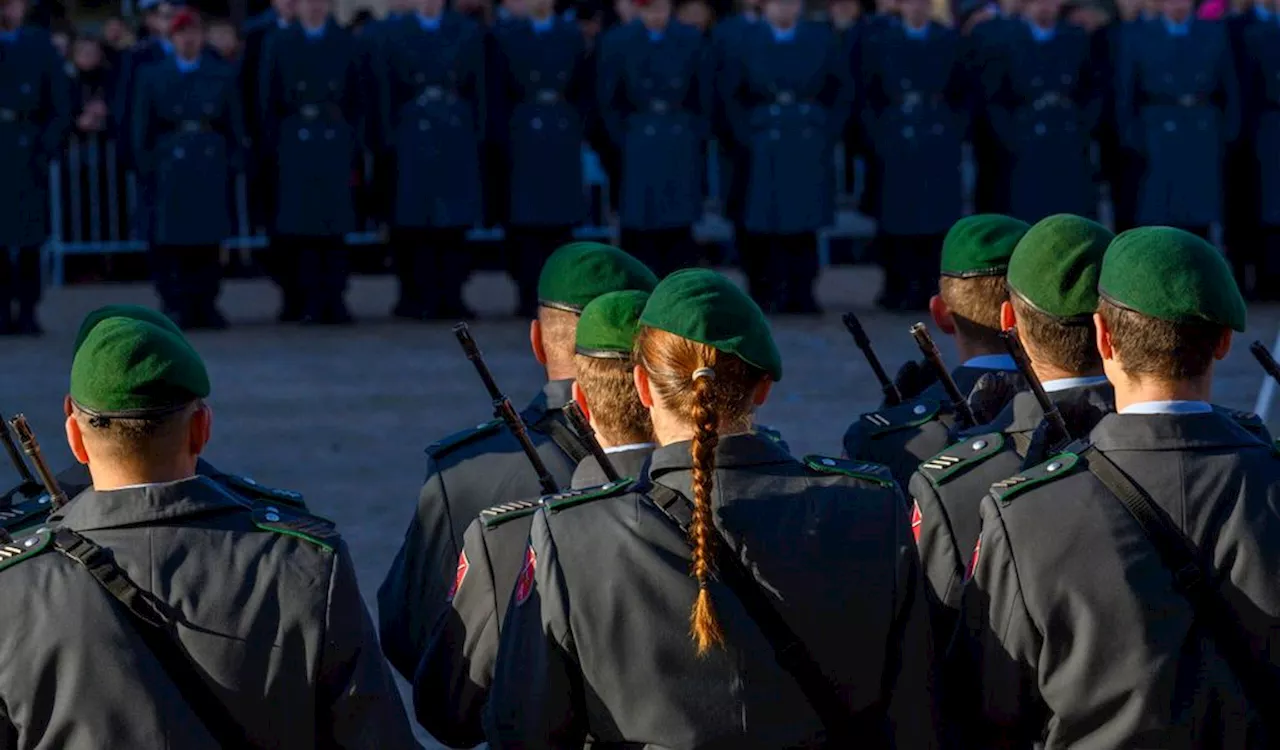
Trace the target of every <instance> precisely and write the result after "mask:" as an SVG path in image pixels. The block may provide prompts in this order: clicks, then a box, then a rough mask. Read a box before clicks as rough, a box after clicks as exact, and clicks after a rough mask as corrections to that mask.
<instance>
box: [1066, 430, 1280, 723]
mask: <svg viewBox="0 0 1280 750" xmlns="http://www.w3.org/2000/svg"><path fill="white" fill-rule="evenodd" d="M1080 458H1081V459H1082V460H1084V461H1085V462H1086V463H1087V465H1088V467H1089V471H1090V472H1091V473H1092V474H1093V475H1094V476H1095V477H1097V478H1098V481H1100V482H1102V484H1103V486H1104V487H1106V488H1107V490H1108V491H1109V492H1110V493H1111V494H1112V495H1115V497H1116V499H1118V500H1119V501H1120V503H1121V504H1122V505H1123V506H1124V509H1125V510H1126V511H1128V512H1129V515H1130V516H1132V517H1133V520H1134V521H1136V522H1137V524H1138V526H1139V527H1141V528H1142V531H1143V533H1144V534H1146V536H1147V539H1148V540H1150V542H1151V544H1152V546H1154V547H1155V548H1156V552H1157V553H1158V554H1159V555H1160V561H1161V562H1162V563H1164V566H1165V568H1167V569H1168V570H1169V572H1170V573H1172V574H1173V583H1174V588H1175V589H1176V590H1177V591H1178V593H1180V594H1182V595H1183V596H1184V597H1186V599H1187V601H1188V602H1190V603H1191V608H1192V610H1193V611H1194V613H1195V619H1196V621H1197V622H1198V623H1199V624H1200V625H1201V626H1202V627H1203V628H1204V629H1205V631H1206V632H1207V633H1208V634H1209V637H1210V638H1211V639H1212V640H1213V642H1214V644H1215V645H1216V646H1217V649H1218V652H1219V653H1221V654H1222V656H1223V658H1224V659H1226V661H1227V665H1228V666H1229V667H1230V668H1231V671H1232V672H1233V673H1235V676H1236V679H1238V680H1239V681H1240V685H1241V687H1242V688H1243V689H1244V692H1245V696H1246V697H1247V698H1248V699H1249V702H1250V703H1251V704H1252V705H1253V707H1254V709H1255V710H1256V711H1258V714H1259V716H1260V717H1261V718H1262V721H1263V723H1264V724H1265V725H1266V727H1267V733H1268V735H1269V736H1271V737H1272V738H1273V739H1275V738H1280V720H1277V718H1276V714H1275V712H1274V711H1271V710H1268V708H1269V707H1271V706H1273V705H1274V703H1275V699H1276V696H1277V695H1280V675H1277V674H1276V671H1275V669H1274V668H1273V667H1272V666H1271V665H1270V664H1269V663H1268V662H1266V661H1265V660H1264V659H1262V658H1261V655H1259V654H1254V653H1251V652H1250V649H1249V643H1250V642H1251V637H1250V635H1249V633H1248V632H1247V631H1246V630H1245V629H1244V627H1243V626H1242V625H1241V623H1240V622H1239V621H1238V620H1237V619H1236V618H1235V617H1234V616H1233V615H1232V609H1231V606H1230V605H1229V604H1228V603H1227V602H1226V600H1225V599H1223V597H1222V592H1221V590H1220V588H1219V586H1218V584H1217V582H1215V581H1214V580H1213V578H1212V574H1211V571H1212V570H1213V567H1212V565H1211V564H1209V565H1206V564H1205V563H1203V562H1202V560H1203V557H1204V556H1203V553H1201V551H1200V549H1199V548H1198V547H1197V546H1196V544H1195V542H1193V541H1191V540H1190V539H1188V538H1187V536H1186V534H1184V533H1182V530H1181V529H1180V528H1178V526H1176V525H1175V524H1174V523H1173V521H1171V520H1170V519H1169V517H1168V516H1167V515H1166V514H1165V512H1164V511H1163V510H1161V508H1160V507H1159V506H1158V505H1156V503H1155V501H1154V500H1152V499H1151V496H1150V495H1148V494H1147V492H1146V490H1144V489H1142V488H1141V487H1139V486H1138V484H1137V483H1136V482H1134V481H1133V480H1132V479H1130V478H1129V476H1128V475H1127V474H1125V473H1124V472H1123V471H1121V470H1120V467H1118V466H1116V465H1115V462H1113V461H1112V460H1111V459H1110V458H1108V457H1107V456H1106V454H1104V453H1103V452H1102V451H1100V450H1098V449H1097V448H1096V447H1093V446H1090V447H1089V448H1086V449H1085V450H1084V451H1082V452H1081V454H1080Z"/></svg>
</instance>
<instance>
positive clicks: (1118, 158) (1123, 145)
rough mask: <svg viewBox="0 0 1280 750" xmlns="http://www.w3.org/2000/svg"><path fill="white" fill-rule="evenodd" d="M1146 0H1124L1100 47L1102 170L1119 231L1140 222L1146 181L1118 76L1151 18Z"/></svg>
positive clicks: (1104, 34)
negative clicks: (1120, 103)
mask: <svg viewBox="0 0 1280 750" xmlns="http://www.w3.org/2000/svg"><path fill="white" fill-rule="evenodd" d="M1142 3H1143V0H1122V1H1121V2H1119V3H1117V8H1116V15H1115V17H1113V18H1112V19H1111V23H1110V24H1109V25H1108V26H1107V27H1106V28H1105V29H1103V30H1102V32H1101V33H1102V35H1103V38H1102V39H1101V40H1100V42H1099V45H1098V46H1097V47H1096V53H1095V54H1096V55H1097V62H1098V69H1099V70H1100V71H1102V75H1103V76H1104V86H1103V88H1104V90H1105V91H1106V95H1105V97H1104V98H1103V107H1102V120H1101V123H1100V125H1099V128H1098V153H1099V157H1100V159H1101V166H1102V173H1103V175H1104V177H1105V178H1106V180H1107V184H1108V186H1109V187H1110V196H1109V197H1110V199H1111V214H1112V224H1113V225H1114V227H1115V230H1116V231H1117V232H1122V231H1125V230H1127V229H1132V228H1134V227H1135V226H1137V218H1136V216H1137V210H1138V190H1139V186H1140V185H1141V183H1142V157H1141V155H1140V154H1137V153H1135V152H1134V150H1133V148H1132V145H1131V144H1129V143H1127V141H1126V139H1125V138H1123V137H1122V135H1121V133H1120V125H1119V122H1118V118H1117V113H1116V104H1117V102H1116V79H1117V77H1118V75H1119V69H1120V64H1121V62H1122V61H1123V59H1124V54H1125V50H1126V49H1127V48H1128V45H1130V44H1132V42H1130V41H1129V37H1130V36H1132V35H1133V33H1134V29H1135V28H1137V27H1138V26H1139V25H1140V24H1143V23H1145V22H1146V21H1148V20H1150V19H1149V18H1146V17H1145V16H1144V15H1143V13H1142V7H1141V6H1142Z"/></svg>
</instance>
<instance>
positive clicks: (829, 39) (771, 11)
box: [723, 0, 853, 314]
mask: <svg viewBox="0 0 1280 750" xmlns="http://www.w3.org/2000/svg"><path fill="white" fill-rule="evenodd" d="M802 9H803V8H802V5H801V3H800V2H799V0H766V2H765V5H764V17H763V18H762V19H761V22H759V23H757V24H756V25H755V26H753V27H752V28H750V29H748V30H746V31H745V32H744V33H743V39H742V40H741V41H740V42H739V43H738V44H737V45H736V50H735V52H734V57H733V58H732V59H730V60H727V61H726V62H725V72H724V74H723V76H724V92H723V93H724V97H725V100H724V108H725V111H726V112H727V114H728V117H729V122H730V123H731V125H732V127H733V132H734V137H733V138H734V141H735V142H736V143H739V144H742V145H743V147H744V149H745V153H744V155H745V156H747V157H749V159H750V161H749V166H748V169H747V193H746V196H745V204H744V215H743V229H745V230H746V232H747V233H748V237H749V239H748V241H747V242H746V243H744V246H743V247H742V248H740V252H741V254H742V266H743V270H745V271H746V272H747V278H748V279H749V282H748V283H749V285H750V289H751V294H752V297H753V298H755V299H756V301H757V302H758V303H759V304H760V305H761V306H762V307H763V308H765V309H766V310H769V311H775V312H781V313H798V314H816V313H818V312H819V310H818V303H817V302H816V301H815V300H814V298H813V283H814V280H815V279H816V278H817V275H818V230H819V229H820V228H822V227H824V226H827V225H829V224H831V222H832V219H833V218H834V212H835V207H834V205H833V204H832V198H833V193H834V190H835V180H834V175H833V173H832V168H833V154H834V149H835V144H836V143H837V142H838V141H839V140H840V137H841V135H843V133H844V125H845V122H846V121H847V120H848V117H849V110H850V108H851V106H852V102H853V85H852V81H851V80H850V72H849V64H848V60H846V59H843V58H842V56H841V51H842V48H841V46H840V41H839V38H838V37H837V36H836V34H835V33H834V32H832V31H831V28H830V27H829V26H827V25H826V24H822V23H818V22H804V21H801V19H800V13H801V11H802Z"/></svg>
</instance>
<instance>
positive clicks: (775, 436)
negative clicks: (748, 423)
mask: <svg viewBox="0 0 1280 750" xmlns="http://www.w3.org/2000/svg"><path fill="white" fill-rule="evenodd" d="M753 432H755V434H757V435H759V436H760V437H762V438H764V439H766V440H768V441H769V442H771V443H775V444H777V446H778V447H780V448H782V449H783V450H785V451H787V452H788V453H790V452H791V448H790V446H788V445H787V441H786V440H784V439H783V437H782V433H781V432H778V431H777V430H775V429H774V428H772V427H769V426H768V425H763V424H757V425H755V426H754V428H753Z"/></svg>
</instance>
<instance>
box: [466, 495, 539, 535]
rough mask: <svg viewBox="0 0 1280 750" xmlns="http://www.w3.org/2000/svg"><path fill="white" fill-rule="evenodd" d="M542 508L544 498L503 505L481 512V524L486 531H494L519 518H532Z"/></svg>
mask: <svg viewBox="0 0 1280 750" xmlns="http://www.w3.org/2000/svg"><path fill="white" fill-rule="evenodd" d="M541 507H542V498H539V499H537V500H517V501H516V502H513V503H503V504H501V505H495V506H493V507H492V508H485V509H484V510H482V511H480V522H481V523H483V524H484V527H485V528H486V529H492V528H494V527H495V526H501V525H502V524H504V523H506V522H507V521H514V520H515V519H517V518H522V517H524V516H531V515H533V514H534V513H537V512H538V508H541Z"/></svg>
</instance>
